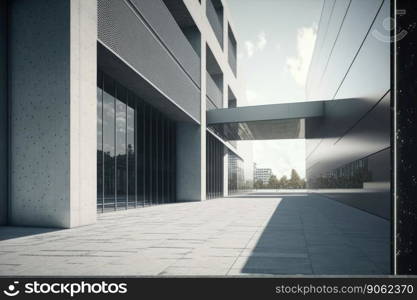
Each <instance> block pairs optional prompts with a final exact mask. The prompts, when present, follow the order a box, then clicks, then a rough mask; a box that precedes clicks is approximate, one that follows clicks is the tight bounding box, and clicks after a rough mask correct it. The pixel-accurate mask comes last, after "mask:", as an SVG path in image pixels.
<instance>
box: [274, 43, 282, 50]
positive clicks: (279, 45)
mask: <svg viewBox="0 0 417 300" xmlns="http://www.w3.org/2000/svg"><path fill="white" fill-rule="evenodd" d="M275 49H276V50H278V51H279V50H281V44H279V43H276V44H275Z"/></svg>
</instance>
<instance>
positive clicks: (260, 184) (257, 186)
mask: <svg viewBox="0 0 417 300" xmlns="http://www.w3.org/2000/svg"><path fill="white" fill-rule="evenodd" d="M253 186H254V187H255V189H261V188H263V186H264V183H263V181H262V180H260V179H258V180H256V181H255V184H254V185H253Z"/></svg>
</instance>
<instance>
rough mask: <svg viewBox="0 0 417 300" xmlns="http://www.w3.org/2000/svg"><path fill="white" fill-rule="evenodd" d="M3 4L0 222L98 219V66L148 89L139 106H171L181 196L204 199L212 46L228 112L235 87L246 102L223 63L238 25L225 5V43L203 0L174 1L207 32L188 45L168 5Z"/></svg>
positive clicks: (146, 0)
mask: <svg viewBox="0 0 417 300" xmlns="http://www.w3.org/2000/svg"><path fill="white" fill-rule="evenodd" d="M178 1H180V0H178ZM207 1H208V0H207ZM6 3H7V1H3V2H2V4H1V5H2V6H4V5H5V4H6ZM8 3H10V12H9V13H8V17H9V18H10V21H9V23H8V26H7V29H6V23H5V21H6V18H5V17H4V16H3V15H2V16H1V20H0V22H1V24H0V25H1V26H0V30H1V31H0V32H1V36H0V38H1V47H2V48H0V51H1V52H0V54H1V55H0V59H3V60H4V62H6V58H7V57H6V55H5V53H6V52H7V51H6V50H8V52H9V56H8V63H9V66H8V69H6V68H5V66H6V64H5V63H3V61H2V64H1V66H2V67H1V69H0V76H1V78H3V77H4V78H6V76H7V77H8V78H9V82H10V84H9V89H8V90H7V89H6V88H3V87H4V85H5V83H6V80H1V81H0V84H1V85H2V86H1V91H2V94H0V106H1V107H0V112H1V113H2V114H3V115H4V116H3V117H4V118H3V117H1V118H0V119H1V120H2V122H1V123H0V138H1V139H2V140H7V133H8V127H10V137H11V138H10V143H9V145H8V144H7V143H4V144H2V145H1V148H0V158H5V159H0V172H2V173H0V193H1V194H0V211H1V213H0V224H2V223H5V222H6V221H7V223H8V224H11V225H30V226H45V227H60V228H69V227H75V226H81V225H85V224H90V223H93V222H95V220H96V180H97V178H96V177H97V174H96V168H97V167H96V138H97V124H96V122H97V119H96V113H97V112H96V110H97V103H96V89H97V82H96V76H97V66H108V67H109V68H110V73H111V74H113V73H112V72H111V70H115V71H117V72H118V73H117V74H114V75H115V76H117V79H118V81H120V83H121V84H126V86H128V87H129V86H132V84H133V85H136V86H139V85H137V84H135V83H140V87H144V88H145V89H150V90H152V91H148V92H146V91H145V92H143V95H148V96H149V97H145V98H146V99H144V100H145V101H147V102H149V103H150V104H154V105H155V107H156V108H158V106H159V108H161V107H167V106H169V105H167V102H169V103H170V105H171V106H170V110H171V112H175V113H173V115H174V114H176V115H175V117H173V119H174V120H176V121H178V122H179V124H178V131H177V140H178V149H177V165H178V166H179V168H178V170H177V171H178V174H177V175H178V183H177V191H178V199H179V200H193V201H195V200H197V201H202V200H205V198H206V188H205V185H206V178H205V176H206V171H205V164H206V158H205V156H206V149H205V147H206V125H205V123H206V107H207V104H206V94H207V93H206V73H207V72H206V50H207V48H209V49H210V51H211V52H212V53H213V57H214V59H215V60H216V61H217V63H218V65H219V67H220V69H221V72H222V73H223V95H222V96H223V98H222V99H221V102H222V103H221V104H222V105H223V106H227V103H228V93H227V91H228V90H229V89H230V90H231V91H232V92H233V93H234V95H236V97H237V98H239V97H242V95H243V97H244V94H243V93H242V92H241V89H240V87H241V86H242V83H241V82H240V81H239V80H238V79H237V77H236V76H235V74H233V71H232V68H231V66H230V65H229V63H228V44H229V43H228V42H227V39H228V36H227V28H228V26H230V27H233V24H231V21H230V18H229V14H228V8H227V5H226V3H225V2H224V1H222V4H223V15H222V18H223V34H222V36H223V41H222V42H220V43H219V41H218V40H217V37H216V34H215V33H214V31H213V28H212V26H211V25H210V23H209V21H208V19H207V16H206V7H207V3H206V0H202V1H201V2H199V1H194V0H184V1H182V0H181V1H180V2H178V3H180V4H181V6H182V8H183V9H184V8H185V9H187V10H188V12H187V13H189V15H190V16H191V19H192V20H193V22H195V24H194V25H195V28H198V31H199V32H200V33H201V36H200V37H199V38H196V37H193V41H192V42H191V43H192V44H190V42H189V41H187V37H188V38H189V33H188V32H185V31H184V29H181V26H179V24H177V22H178V15H177V19H175V18H174V15H173V14H172V12H171V11H170V10H169V8H168V7H167V6H166V4H165V3H164V1H162V0H152V1H151V0H143V1H136V0H131V1H127V0H123V1H122V0H121V1H108V0H60V1H56V0H37V1H29V0H13V1H8ZM2 8H3V7H2ZM1 13H2V14H5V13H6V10H4V9H2V10H1ZM180 21H181V20H180ZM219 24H220V23H219ZM195 33H196V31H194V34H195ZM6 36H10V39H9V44H8V46H7V48H6V47H5V45H6V43H4V41H5V40H4V39H5V38H6ZM199 40H200V41H201V44H200V47H201V48H200V49H197V50H195V48H196V44H195V43H196V42H198V41H199ZM221 44H222V45H224V47H222V46H221ZM97 49H99V50H100V49H101V50H100V51H97ZM97 53H98V54H99V55H98V54H97ZM109 56H110V57H111V59H110V58H109ZM103 59H104V60H106V61H105V62H103V61H100V60H103ZM120 65H123V67H120ZM126 78H129V79H126ZM135 78H137V80H136V79H135ZM139 78H140V80H139ZM6 91H7V94H6ZM153 95H155V97H153ZM161 98H163V100H162V99H161ZM7 106H10V107H7ZM8 110H9V118H10V122H8V121H7V114H8ZM168 111H169V110H168ZM178 114H183V115H184V116H185V117H182V116H181V115H178ZM3 120H4V121H3ZM8 147H10V155H8V153H7V151H8V150H7V148H8ZM6 155H8V157H6ZM8 160H9V161H10V192H9V195H7V186H8V185H9V183H8V182H7V178H8V173H7V172H8V169H7V166H3V165H4V164H5V163H7V161H8ZM225 174H227V172H225ZM225 182H227V178H225ZM225 188H226V189H227V186H225ZM8 198H9V199H10V201H9V202H10V205H9V207H8V209H6V207H7V203H8V201H7V199H8ZM6 213H8V214H9V217H8V218H6ZM6 219H7V220H6Z"/></svg>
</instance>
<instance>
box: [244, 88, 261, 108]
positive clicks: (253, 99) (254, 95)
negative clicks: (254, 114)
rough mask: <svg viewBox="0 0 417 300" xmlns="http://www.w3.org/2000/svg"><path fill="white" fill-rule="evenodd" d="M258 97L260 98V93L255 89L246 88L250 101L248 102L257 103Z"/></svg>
mask: <svg viewBox="0 0 417 300" xmlns="http://www.w3.org/2000/svg"><path fill="white" fill-rule="evenodd" d="M258 98H259V97H258V94H257V93H256V92H255V91H253V90H250V89H247V90H246V99H247V101H248V104H252V105H253V104H256V103H257V101H258Z"/></svg>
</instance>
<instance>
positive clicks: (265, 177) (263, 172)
mask: <svg viewBox="0 0 417 300" xmlns="http://www.w3.org/2000/svg"><path fill="white" fill-rule="evenodd" d="M271 176H272V169H270V168H257V167H256V164H255V165H254V168H253V180H254V181H255V182H257V181H259V180H260V181H262V183H263V184H264V185H266V184H268V183H269V179H270V178H271Z"/></svg>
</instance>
